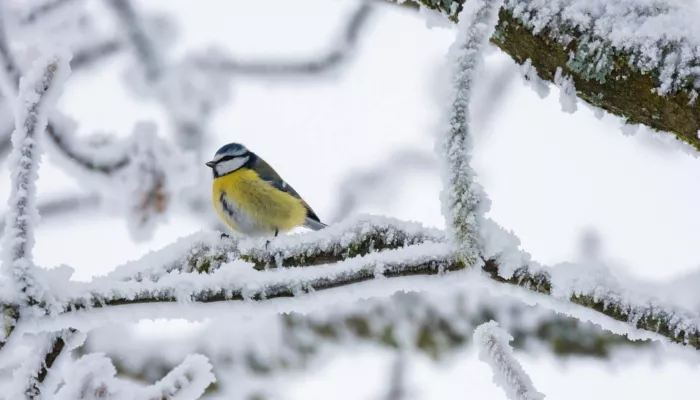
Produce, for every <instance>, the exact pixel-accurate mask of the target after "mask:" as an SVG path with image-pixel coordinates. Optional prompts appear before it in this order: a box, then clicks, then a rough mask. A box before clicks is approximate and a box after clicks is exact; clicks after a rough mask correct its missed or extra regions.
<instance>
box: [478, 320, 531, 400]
mask: <svg viewBox="0 0 700 400" xmlns="http://www.w3.org/2000/svg"><path fill="white" fill-rule="evenodd" d="M512 340H513V337H512V336H510V335H509V334H508V332H506V331H504V330H503V329H501V328H500V327H499V326H498V324H497V323H496V322H494V321H490V322H487V323H485V324H482V325H479V327H478V328H476V331H474V341H475V342H476V343H478V346H479V359H480V360H481V361H483V362H485V363H487V364H488V365H489V366H491V370H492V371H493V381H494V382H495V383H496V384H497V385H498V386H500V387H501V388H503V390H504V391H505V392H506V396H507V397H508V399H510V400H544V395H543V394H542V393H540V392H538V391H537V389H535V387H534V386H533V385H532V381H531V380H530V377H529V376H528V375H527V373H526V372H525V370H524V369H523V367H522V366H521V365H520V363H519V362H518V360H516V359H515V356H514V355H513V348H512V347H510V344H509V343H508V342H510V341H512Z"/></svg>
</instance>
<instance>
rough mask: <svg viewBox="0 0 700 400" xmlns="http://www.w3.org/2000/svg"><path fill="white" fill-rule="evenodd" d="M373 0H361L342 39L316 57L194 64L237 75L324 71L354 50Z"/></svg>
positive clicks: (370, 12)
mask: <svg viewBox="0 0 700 400" xmlns="http://www.w3.org/2000/svg"><path fill="white" fill-rule="evenodd" d="M374 1H375V0H362V2H361V4H360V6H359V7H358V8H357V9H356V10H355V12H354V13H353V14H352V16H351V17H350V19H349V20H348V22H347V24H346V26H345V29H344V31H343V35H342V39H341V41H340V42H339V43H338V44H336V45H335V46H334V47H333V49H332V50H330V52H328V53H327V54H324V55H322V56H321V57H318V58H317V59H315V60H304V61H285V60H274V59H270V60H259V61H250V60H246V61H240V60H238V59H236V58H235V57H228V58H227V59H225V60H216V61H212V60H205V59H199V60H197V61H196V63H195V64H196V65H197V66H198V67H200V68H203V69H207V70H213V71H217V72H227V73H232V74H236V75H248V76H262V77H267V76H285V75H292V76H293V75H312V74H318V73H321V72H326V71H328V70H331V69H333V68H336V67H338V66H339V65H341V64H342V63H343V62H345V61H346V60H347V59H348V58H349V57H350V56H351V55H352V54H353V52H354V51H355V49H356V47H357V41H358V38H359V36H360V31H361V30H362V29H363V28H364V27H365V25H366V24H367V21H368V20H369V17H370V16H371V14H372V12H373V11H374V5H373V4H372V3H373V2H374Z"/></svg>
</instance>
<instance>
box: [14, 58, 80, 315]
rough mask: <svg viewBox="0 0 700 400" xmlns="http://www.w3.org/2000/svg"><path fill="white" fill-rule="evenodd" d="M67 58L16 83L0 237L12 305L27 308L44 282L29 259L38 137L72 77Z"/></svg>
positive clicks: (42, 64) (44, 63)
mask: <svg viewBox="0 0 700 400" xmlns="http://www.w3.org/2000/svg"><path fill="white" fill-rule="evenodd" d="M69 60H70V56H69V55H64V54H60V53H59V54H56V55H52V56H50V57H43V58H40V59H39V60H37V61H36V62H35V63H34V66H33V67H32V69H31V71H30V72H29V73H28V74H27V76H26V77H24V78H22V79H21V81H20V88H19V98H18V101H17V104H16V113H15V126H16V128H15V132H14V133H13V135H12V143H13V146H14V150H13V152H12V154H11V159H10V165H11V167H10V168H11V170H12V173H11V178H12V186H11V193H10V199H9V201H8V206H9V212H8V214H7V217H6V223H5V234H4V237H3V248H2V250H3V265H2V270H3V272H4V273H5V276H7V277H12V278H11V279H12V281H13V282H14V285H15V288H14V289H15V291H16V293H17V294H16V296H18V297H16V298H15V299H14V301H17V302H21V303H28V304H30V305H31V304H35V303H37V302H40V301H42V300H43V299H44V297H45V294H46V293H45V288H44V287H43V284H42V283H41V282H40V281H38V280H37V278H36V277H35V272H34V271H33V269H34V268H35V267H34V265H33V261H32V247H33V246H34V229H35V225H36V224H37V222H38V218H39V215H38V213H37V210H36V187H35V185H36V179H37V171H38V169H39V161H40V160H41V147H40V145H39V144H40V142H41V133H42V132H43V131H44V129H45V128H46V125H47V123H48V114H49V112H50V111H51V109H52V107H53V105H54V104H55V102H56V99H57V98H58V94H59V93H60V91H61V90H62V88H63V84H64V82H65V80H66V78H67V77H68V74H69V73H70V67H69V64H68V63H69Z"/></svg>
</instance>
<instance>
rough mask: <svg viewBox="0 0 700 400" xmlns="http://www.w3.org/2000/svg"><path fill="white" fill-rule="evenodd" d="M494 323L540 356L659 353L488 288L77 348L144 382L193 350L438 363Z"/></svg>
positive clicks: (128, 332) (238, 358)
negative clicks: (339, 351) (412, 356)
mask: <svg viewBox="0 0 700 400" xmlns="http://www.w3.org/2000/svg"><path fill="white" fill-rule="evenodd" d="M492 319H496V320H499V321H502V322H501V324H502V326H503V327H504V328H505V329H508V330H509V331H511V332H512V334H513V336H514V337H515V341H514V342H513V346H514V347H516V348H518V349H521V350H523V351H526V352H531V353H533V354H542V352H543V351H549V352H552V353H553V354H556V355H559V356H571V357H578V356H588V357H597V358H608V357H610V356H611V355H612V353H613V352H614V351H615V350H616V349H620V348H625V347H633V346H638V348H641V347H642V346H643V347H644V348H647V349H651V348H653V349H658V347H651V342H650V341H632V340H629V339H628V338H626V337H625V336H620V335H615V334H612V333H609V332H606V331H604V330H602V329H601V328H599V327H597V326H595V325H593V324H591V323H587V322H581V321H578V320H576V319H574V318H571V317H568V316H560V315H556V314H553V313H551V312H549V311H548V310H546V309H544V308H541V307H534V306H526V305H523V304H521V303H520V302H519V301H518V300H515V299H508V298H503V297H498V296H493V295H491V294H489V293H488V291H487V290H484V291H464V292H458V293H453V294H441V293H429V292H397V293H395V294H393V295H391V296H390V297H389V298H386V299H385V298H378V297H377V298H367V299H363V300H359V301H358V302H357V303H356V304H347V305H336V306H334V307H333V308H332V309H329V310H319V311H315V312H310V313H304V314H302V313H296V312H292V313H289V314H281V315H270V316H260V317H259V318H256V319H255V320H252V321H249V323H247V324H245V326H241V325H240V324H231V321H230V320H212V321H210V322H207V323H205V324H203V325H202V326H199V327H197V328H195V329H196V330H195V331H193V332H190V333H188V334H185V335H183V336H180V337H176V338H175V337H173V338H161V337H157V338H144V337H141V336H140V335H139V334H137V333H136V332H135V331H134V330H133V329H128V327H127V326H124V325H108V326H103V327H100V328H98V329H96V330H94V331H92V332H90V334H89V336H88V339H87V341H86V343H85V345H84V346H83V347H82V348H81V349H79V350H78V351H80V352H84V353H91V352H99V353H105V354H107V355H109V356H110V357H111V358H113V359H114V360H121V361H120V362H119V363H118V364H116V366H117V369H118V370H119V372H120V373H122V374H125V375H127V376H130V377H134V378H137V379H139V380H142V381H146V382H148V381H151V380H153V379H157V378H158V377H160V376H162V375H163V374H165V372H166V371H168V370H170V368H172V367H173V366H174V365H176V364H177V363H178V362H179V360H180V359H181V358H182V357H184V356H185V355H186V354H190V353H193V352H196V353H199V354H203V355H205V356H207V357H209V359H210V360H211V361H212V363H213V364H214V368H215V369H216V370H219V371H221V370H227V369H244V370H246V371H250V374H253V375H256V376H260V377H261V379H263V378H264V377H265V376H268V375H274V374H278V373H281V372H283V371H284V370H287V369H296V368H303V367H306V366H307V365H309V362H310V361H311V362H312V361H313V360H315V359H316V358H317V357H318V356H321V355H323V354H325V351H324V350H325V349H326V348H327V347H331V348H333V347H334V346H335V345H338V344H340V345H350V346H354V345H357V344H359V343H372V344H375V345H379V346H383V347H384V348H386V349H389V350H392V351H413V350H414V349H415V350H418V351H420V352H423V353H424V354H425V355H427V356H429V357H430V358H431V359H433V360H449V359H450V357H451V356H452V355H454V353H455V351H456V350H457V349H460V348H464V347H466V346H469V345H471V344H472V333H473V330H474V329H475V328H476V327H477V326H478V325H480V324H482V323H484V322H487V321H489V320H492ZM261 332H264V334H261ZM205 333H206V334H205ZM163 348H167V349H168V351H167V352H163V351H162V349H163ZM125 354H128V355H129V357H124V355H125ZM397 361H398V360H397Z"/></svg>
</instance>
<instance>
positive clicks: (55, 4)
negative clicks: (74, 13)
mask: <svg viewBox="0 0 700 400" xmlns="http://www.w3.org/2000/svg"><path fill="white" fill-rule="evenodd" d="M81 1H83V0H53V1H47V2H45V3H43V4H40V5H38V6H36V7H33V8H32V9H31V10H30V11H29V12H27V13H26V14H25V15H23V16H22V18H21V20H20V21H19V23H20V24H22V25H31V24H34V23H36V22H39V21H40V20H41V19H43V18H46V17H48V16H50V15H51V14H53V13H54V12H56V11H58V10H61V9H62V8H63V7H67V6H68V7H69V6H71V5H72V4H75V3H79V2H81Z"/></svg>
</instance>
